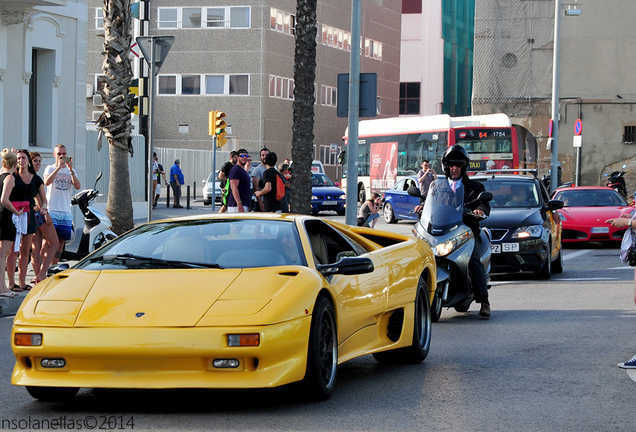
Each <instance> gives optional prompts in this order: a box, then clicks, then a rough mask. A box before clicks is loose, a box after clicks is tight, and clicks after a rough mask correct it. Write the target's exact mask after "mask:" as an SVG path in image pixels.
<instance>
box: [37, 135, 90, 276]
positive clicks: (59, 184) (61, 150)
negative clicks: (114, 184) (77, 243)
mask: <svg viewBox="0 0 636 432" xmlns="http://www.w3.org/2000/svg"><path fill="white" fill-rule="evenodd" d="M53 157H55V163H54V164H53V165H49V166H47V167H46V169H45V170H44V184H45V185H46V199H47V201H48V203H49V214H50V215H51V219H52V220H53V226H55V231H56V232H57V237H58V238H59V239H60V246H59V248H58V250H57V253H56V254H55V258H54V259H53V264H56V263H57V262H58V260H59V259H60V256H62V250H63V249H64V242H65V241H66V240H70V239H71V236H72V232H73V211H72V210H71V197H72V196H73V190H72V189H71V186H72V187H73V188H75V189H76V190H77V189H80V188H81V187H82V185H81V183H80V181H79V179H78V178H77V175H76V173H75V170H74V169H73V158H72V157H69V156H68V155H67V153H66V147H65V146H64V145H63V144H58V145H56V146H55V148H54V149H53Z"/></svg>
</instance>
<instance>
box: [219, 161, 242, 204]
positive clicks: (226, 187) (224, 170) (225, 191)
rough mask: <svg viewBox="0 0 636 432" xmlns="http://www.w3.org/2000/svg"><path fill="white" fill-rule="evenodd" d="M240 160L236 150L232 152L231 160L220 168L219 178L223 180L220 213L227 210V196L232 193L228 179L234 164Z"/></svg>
mask: <svg viewBox="0 0 636 432" xmlns="http://www.w3.org/2000/svg"><path fill="white" fill-rule="evenodd" d="M237 162H238V153H236V152H235V151H234V150H232V151H231V152H230V160H229V161H227V162H225V163H224V164H223V166H222V167H221V169H220V170H219V180H220V181H221V191H222V193H221V209H220V210H219V213H225V212H226V211H227V198H228V196H229V195H230V184H229V183H228V179H229V178H230V171H231V170H232V168H234V165H236V163H237Z"/></svg>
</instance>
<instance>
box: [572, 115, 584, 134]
mask: <svg viewBox="0 0 636 432" xmlns="http://www.w3.org/2000/svg"><path fill="white" fill-rule="evenodd" d="M581 130H583V123H581V119H576V121H575V122H574V135H581Z"/></svg>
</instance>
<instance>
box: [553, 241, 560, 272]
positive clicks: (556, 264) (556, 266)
mask: <svg viewBox="0 0 636 432" xmlns="http://www.w3.org/2000/svg"><path fill="white" fill-rule="evenodd" d="M552 273H563V243H561V247H560V248H559V256H558V257H557V259H556V260H555V261H554V262H553V263H552Z"/></svg>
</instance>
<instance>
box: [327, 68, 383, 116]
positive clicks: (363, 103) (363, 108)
mask: <svg viewBox="0 0 636 432" xmlns="http://www.w3.org/2000/svg"><path fill="white" fill-rule="evenodd" d="M377 95H378V74H376V73H361V74H360V102H359V111H360V117H375V116H376V115H377V114H378V108H377V106H378V101H377ZM336 115H337V116H338V117H347V116H348V115H349V74H348V73H341V74H338V100H337V104H336Z"/></svg>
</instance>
